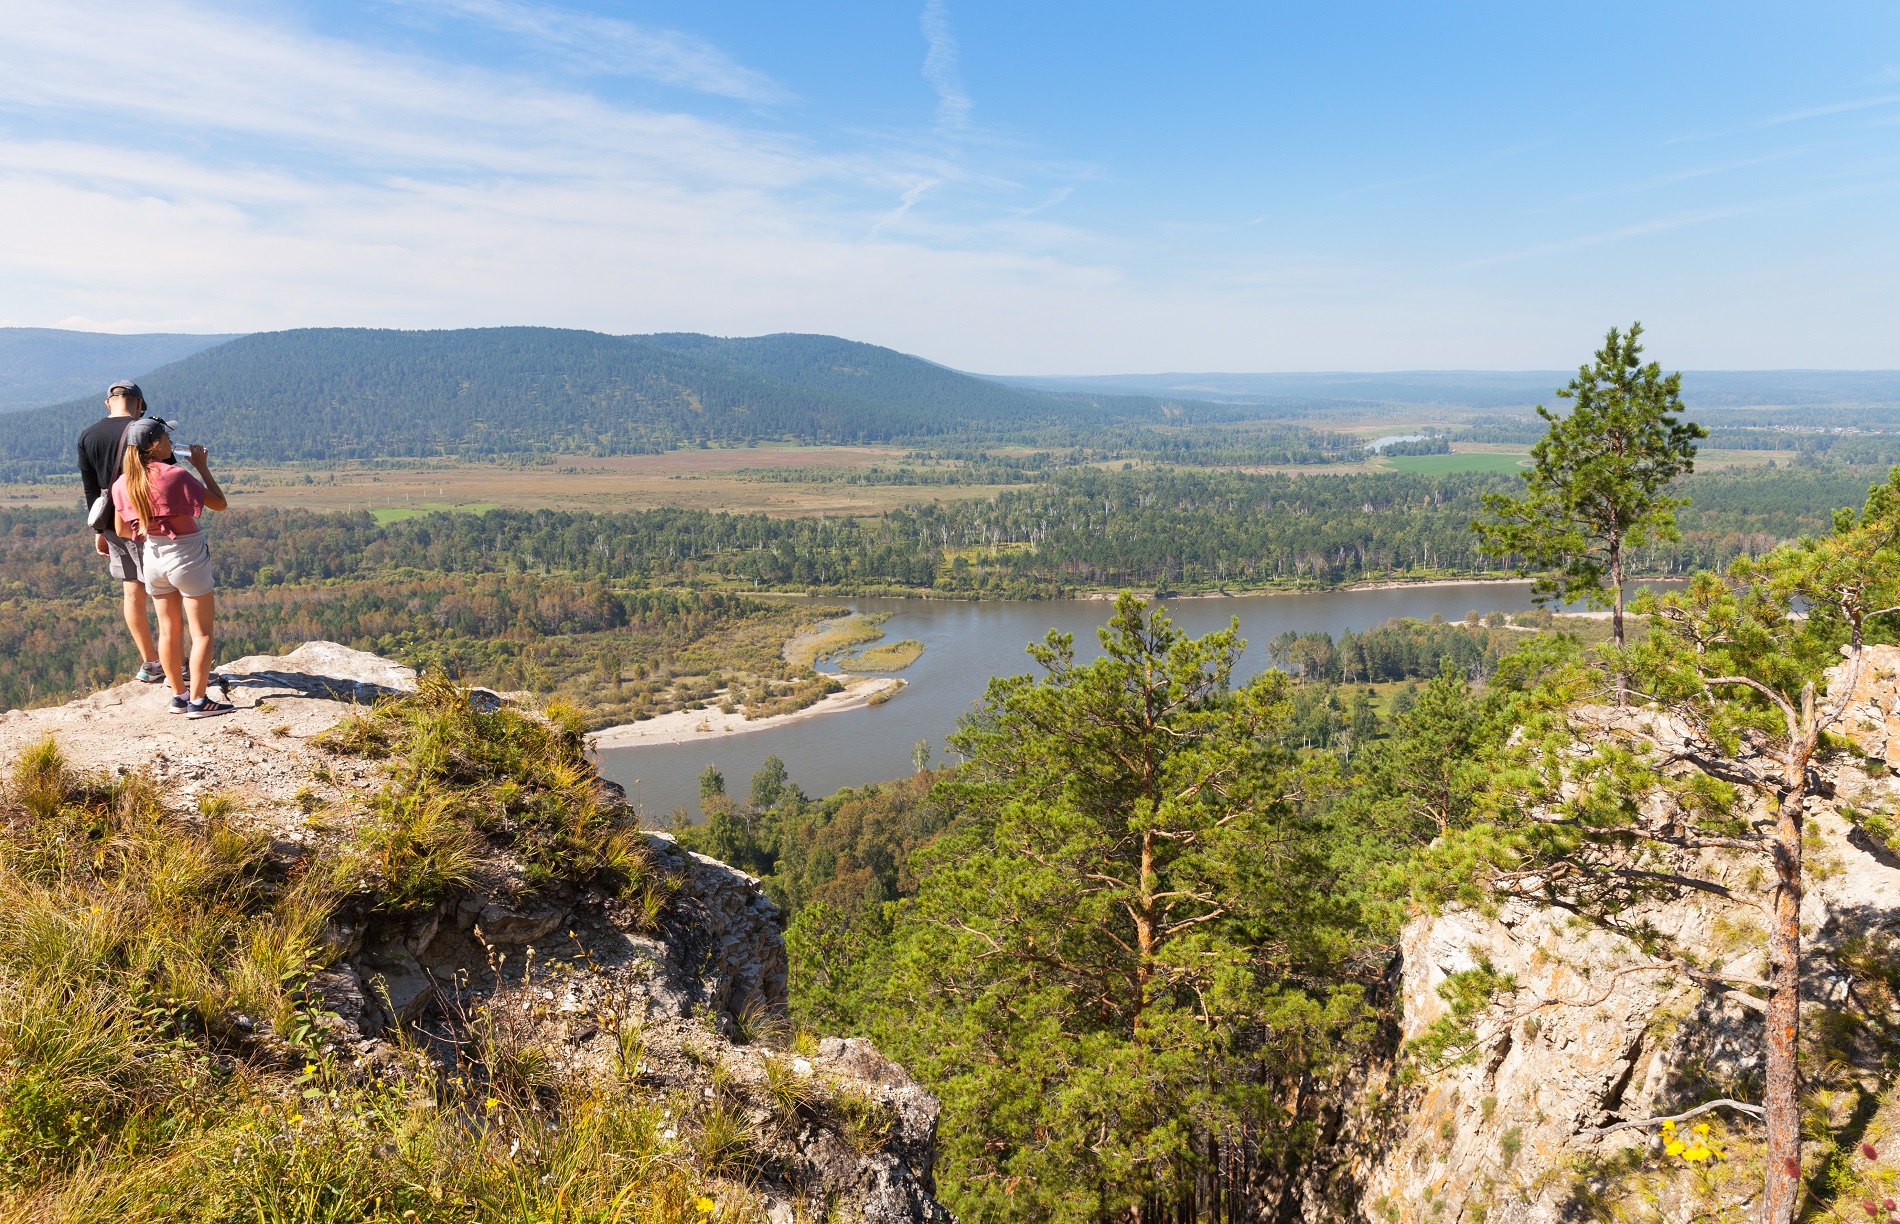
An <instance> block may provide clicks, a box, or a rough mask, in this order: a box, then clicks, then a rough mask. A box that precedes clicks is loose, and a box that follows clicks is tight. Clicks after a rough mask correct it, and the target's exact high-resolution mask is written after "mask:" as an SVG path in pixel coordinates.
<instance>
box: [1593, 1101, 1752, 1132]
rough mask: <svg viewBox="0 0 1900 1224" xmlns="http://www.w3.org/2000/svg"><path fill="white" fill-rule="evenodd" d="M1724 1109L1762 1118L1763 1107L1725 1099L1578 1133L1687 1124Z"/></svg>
mask: <svg viewBox="0 0 1900 1224" xmlns="http://www.w3.org/2000/svg"><path fill="white" fill-rule="evenodd" d="M1723 1107H1727V1108H1729V1109H1733V1110H1737V1111H1739V1112H1741V1113H1745V1114H1747V1115H1748V1116H1749V1117H1751V1118H1759V1117H1761V1112H1762V1111H1761V1106H1759V1105H1750V1104H1749V1103H1748V1102H1747V1101H1732V1100H1730V1099H1729V1098H1728V1097H1723V1098H1722V1099H1720V1100H1717V1101H1704V1102H1703V1103H1702V1104H1700V1105H1698V1106H1696V1107H1695V1108H1694V1109H1690V1110H1686V1111H1684V1112H1682V1113H1679V1114H1671V1115H1669V1116H1668V1117H1667V1118H1636V1119H1634V1120H1632V1121H1629V1122H1617V1123H1613V1124H1612V1125H1609V1126H1595V1127H1591V1128H1590V1129H1588V1130H1580V1131H1578V1132H1577V1135H1578V1136H1579V1137H1582V1136H1584V1135H1590V1136H1596V1135H1607V1134H1609V1133H1610V1132H1611V1131H1620V1130H1634V1129H1635V1128H1637V1127H1639V1126H1661V1125H1662V1124H1663V1123H1665V1122H1687V1121H1688V1120H1689V1119H1690V1118H1695V1117H1699V1116H1701V1115H1702V1114H1705V1113H1708V1112H1709V1111H1710V1110H1712V1109H1721V1108H1723Z"/></svg>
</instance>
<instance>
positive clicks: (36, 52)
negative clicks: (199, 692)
mask: <svg viewBox="0 0 1900 1224" xmlns="http://www.w3.org/2000/svg"><path fill="white" fill-rule="evenodd" d="M1896 220H1900V7H1896V6H1894V5H1891V4H1872V3H1867V4H1806V5H1793V4H1785V5H1764V4H1746V3H1728V4H1721V5H1717V4H1656V3H1651V4H1647V5H1635V4H1596V5H1589V6H1584V5H1557V4H1542V5H1525V4H1509V5H1507V4H1438V5H1422V4H1328V5H1313V4H1300V5H1293V4H1281V3H1258V4H1247V5H1238V4H1217V3H1175V4H1159V3H1153V4H1134V3H1093V4H1034V3H1022V2H1020V0H1019V2H1018V3H1013V4H1003V3H974V2H966V0H927V2H925V0H919V2H914V3H913V2H906V3H880V4H872V3H830V4H823V5H786V4H761V3H755V2H747V3H739V2H736V0H700V2H698V3H685V2H683V0H664V2H656V3H591V4H590V3H584V2H572V3H563V4H558V5H557V4H543V3H536V2H531V0H351V2H340V3H316V2H303V3H296V2H288V3H274V2H273V0H249V2H248V3H219V2H215V0H169V2H165V0H159V2H145V3H132V2H130V0H106V2H100V3H88V2H84V0H81V2H79V3H73V2H72V0H63V2H62V0H8V2H7V5H6V35H5V37H4V38H0V323H8V324H18V325H37V326H75V327H88V328H100V329H108V330H189V331H234V330H249V329H258V328H273V327H289V326H307V325H344V324H351V325H369V326H392V327H444V326H473V325H488V324H499V323H538V324H549V325H557V326H571V327H591V328H598V329H601V330H607V331H617V332H629V331H652V330H674V329H678V330H698V331H709V332H715V333H720V334H756V333H760V332H768V331H787V330H797V331H824V332H833V333H837V334H841V335H847V336H851V337H854V338H858V339H864V340H870V341H874V342H877V343H883V344H889V345H892V346H893V347H897V348H901V349H904V350H906V351H910V352H915V353H920V354H922V355H924V356H928V357H931V358H934V359H937V360H940V361H944V362H947V363H949V364H953V365H956V366H959V367H961V368H965V369H975V370H981V371H989V372H1011V373H1125V372H1141V371H1157V370H1312V369H1395V368H1500V369H1511V368H1518V369H1522V368H1552V367H1563V366H1569V365H1573V364H1575V363H1576V362H1578V361H1580V360H1582V359H1583V358H1584V357H1586V356H1587V355H1588V351H1589V349H1590V348H1591V347H1592V345H1593V343H1594V341H1595V340H1596V339H1597V338H1598V337H1599V336H1600V335H1601V333H1602V331H1603V330H1604V329H1605V328H1606V327H1608V326H1609V325H1610V324H1611V323H1617V322H1628V321H1629V320H1631V319H1641V320H1642V321H1643V322H1644V323H1645V325H1646V326H1647V327H1648V329H1649V335H1650V342H1651V351H1652V353H1654V354H1655V355H1656V356H1658V357H1659V358H1661V359H1662V360H1664V361H1665V362H1667V363H1669V364H1671V365H1673V366H1681V367H1688V368H1763V367H1789V366H1806V367H1858V368H1866V367H1893V366H1900V351H1896V349H1897V348H1900V339H1897V338H1900V327H1896V324H1900V292H1896V290H1900V226H1896Z"/></svg>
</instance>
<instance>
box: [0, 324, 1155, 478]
mask: <svg viewBox="0 0 1900 1224" xmlns="http://www.w3.org/2000/svg"><path fill="white" fill-rule="evenodd" d="M139 377H140V381H141V383H142V385H143V386H144V388H145V391H146V393H147V397H148V399H149V400H150V402H151V404H152V407H153V410H154V411H155V412H157V413H159V414H160V415H163V416H166V417H168V418H178V419H180V420H181V421H182V422H183V430H182V432H183V433H184V435H185V436H187V437H188V438H189V440H191V441H194V442H204V443H207V444H209V445H211V446H213V447H215V448H216V449H217V450H218V452H219V453H220V454H221V455H222V456H223V457H225V458H227V459H243V460H261V461H273V460H311V459H331V458H367V457H374V456H409V457H414V456H429V455H461V456H469V457H475V456H499V455H516V454H528V453H568V454H574V453H578V454H628V453H641V452H648V451H656V450H663V449H666V448H669V447H674V446H680V445H689V444H693V443H696V442H701V441H715V442H742V441H746V440H750V439H756V440H772V439H788V440H797V441H805V442H833V443H845V442H875V441H891V440H898V439H928V438H931V437H941V436H945V435H950V434H963V435H967V434H970V433H972V432H974V433H979V434H991V435H994V434H997V433H1003V432H1012V433H1013V432H1018V431H1022V430H1025V429H1035V428H1041V427H1056V426H1067V425H1084V426H1086V425H1094V424H1099V423H1104V422H1107V421H1111V420H1141V421H1152V422H1156V423H1159V422H1161V421H1163V420H1167V419H1171V418H1178V417H1179V416H1180V413H1181V411H1182V410H1181V408H1180V407H1179V406H1178V405H1174V404H1170V405H1168V406H1167V407H1165V408H1164V407H1163V405H1162V404H1161V403H1160V402H1158V401H1156V400H1154V399H1151V398H1146V397H1125V396H1102V395H1081V396H1076V395H1052V394H1046V393H1041V392H1034V391H1025V390H1022V389H1019V388H1014V387H1007V386H1003V385H1001V384H998V383H995V382H992V381H989V380H986V379H980V378H975V377H972V376H970V375H968V374H960V373H958V372H957V371H955V370H951V369H947V368H945V367H943V366H940V365H936V364H934V363H932V362H929V361H924V360H922V359H921V358H917V357H909V356H906V355H904V354H902V353H898V352H894V351H892V350H890V349H885V348H879V347H877V346H876V345H870V344H857V343H853V342H851V341H848V340H840V339H838V338H836V337H832V336H805V335H779V336H763V337H758V338H755V339H743V340H730V339H718V338H715V337H711V336H699V335H689V334H668V335H657V336H608V335H603V334H600V333H598V332H586V331H564V330H557V329H553V328H539V327H503V328H484V329H476V330H467V331H380V330H370V329H362V328H334V329H308V330H299V331H283V332H261V333H258V334H255V335H250V336H244V337H241V338H239V339H236V340H232V341H230V342H229V343H226V344H223V345H220V346H218V347H217V348H213V349H209V350H207V351H204V352H200V353H197V354H195V355H193V356H190V357H186V358H185V359H183V360H181V361H175V362H172V363H171V364H169V365H165V366H162V367H160V368H158V369H156V370H153V371H151V372H150V373H149V374H144V375H140V376H139ZM98 413H99V402H98V398H97V397H96V396H93V395H90V394H89V395H86V396H84V397H81V398H79V399H75V400H72V401H70V402H68V403H64V404H58V405H54V406H52V407H48V408H41V409H36V410H32V411H27V412H19V413H13V414H9V415H7V416H4V417H0V474H5V473H10V474H12V475H14V476H16V477H17V476H26V475H33V474H35V473H42V472H53V471H60V470H63V469H64V467H65V466H66V465H67V464H68V462H69V451H70V449H71V446H72V438H73V435H74V433H75V432H76V431H77V430H78V429H79V428H81V427H82V426H83V425H84V424H85V423H86V422H87V421H89V420H91V419H92V418H93V417H95V416H97V415H98Z"/></svg>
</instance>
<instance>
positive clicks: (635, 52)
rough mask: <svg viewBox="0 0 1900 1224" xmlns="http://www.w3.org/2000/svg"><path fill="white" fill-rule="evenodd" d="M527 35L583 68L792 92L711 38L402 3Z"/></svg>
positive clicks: (761, 92) (748, 91)
mask: <svg viewBox="0 0 1900 1224" xmlns="http://www.w3.org/2000/svg"><path fill="white" fill-rule="evenodd" d="M399 2H400V3H403V4H405V5H406V6H408V7H410V8H414V9H417V10H420V11H426V12H432V13H437V14H441V15H443V16H448V17H457V18H462V19H465V20H468V21H473V22H477V23H480V24H481V25H483V26H486V27H488V28H490V29H493V30H498V31H501V32H502V33H505V34H509V35H512V36H514V37H517V38H522V39H526V40H528V41H529V42H530V43H532V44H533V45H534V46H536V47H538V48H540V49H541V50H543V51H545V52H548V53H550V54H552V55H554V56H556V57H558V58H559V59H561V60H562V61H564V62H565V63H567V64H568V65H569V66H571V67H574V68H577V69H580V70H581V71H584V72H593V73H603V74H614V75H623V76H636V77H644V78H646V79H648V80H652V81H658V82H660V83H662V84H665V85H676V86H679V87H681V88H684V89H691V90H695V91H698V92H700V93H708V94H716V95H719V96H722V97H727V98H736V99H738V100H740V101H745V102H760V103H765V102H782V101H785V100H786V99H787V97H788V96H789V95H788V94H787V92H786V91H785V89H783V88H782V87H781V86H779V85H778V84H777V83H776V82H774V81H773V80H772V79H771V78H769V77H767V76H765V75H763V74H762V73H758V72H754V71H752V70H751V69H750V68H746V67H745V66H743V65H741V64H738V63H736V62H734V61H733V59H732V58H731V57H730V56H728V55H727V54H726V53H725V52H724V51H721V50H720V49H719V48H718V47H715V46H713V45H712V44H711V43H708V42H706V41H705V40H704V39H700V38H695V37H693V36H692V35H690V34H683V33H680V32H679V31H677V30H654V29H648V28H647V27H645V26H641V25H636V24H635V23H633V22H630V21H621V20H617V19H615V18H610V17H598V16H595V15H593V14H591V13H576V12H572V11H570V10H567V9H561V8H556V7H554V6H552V5H545V4H522V3H515V2H514V0H399Z"/></svg>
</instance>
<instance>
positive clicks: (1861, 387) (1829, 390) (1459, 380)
mask: <svg viewBox="0 0 1900 1224" xmlns="http://www.w3.org/2000/svg"><path fill="white" fill-rule="evenodd" d="M1574 375H1575V371H1573V370H1394V371H1390V372H1387V373H1377V374H1361V373H1349V372H1337V373H1326V372H1322V373H1309V374H1216V373H1210V374H1104V375H1078V376H1073V377H1065V376H1048V377H1033V376H1025V377H1012V376H998V377H997V378H996V380H995V381H997V382H1000V383H1002V384H1003V385H1005V386H1012V387H1020V388H1022V389H1024V390H1032V391H1043V392H1050V393H1060V392H1068V393H1070V394H1076V393H1094V394H1114V395H1174V396H1187V397H1192V398H1196V399H1204V400H1212V401H1216V402H1220V403H1233V404H1255V405H1262V406H1266V405H1274V404H1279V403H1286V402H1297V403H1304V404H1312V405H1319V404H1323V403H1326V402H1329V401H1330V402H1331V403H1333V404H1337V405H1367V404H1416V405H1420V406H1431V407H1450V408H1470V409H1474V410H1480V411H1495V410H1499V409H1511V408H1525V409H1528V408H1529V407H1531V406H1532V405H1534V404H1546V405H1550V406H1552V407H1554V406H1556V404H1557V402H1558V401H1557V398H1556V392H1557V388H1559V387H1561V386H1563V385H1564V384H1565V383H1567V382H1569V381H1570V379H1571V378H1572V377H1573V376H1574ZM1682 398H1683V402H1684V403H1685V404H1687V405H1688V406H1689V407H1691V408H1752V407H1802V406H1812V407H1842V408H1866V407H1900V370H1686V371H1684V372H1683V375H1682Z"/></svg>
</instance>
